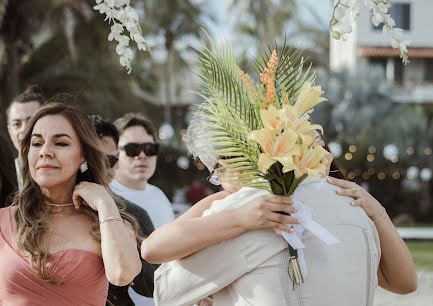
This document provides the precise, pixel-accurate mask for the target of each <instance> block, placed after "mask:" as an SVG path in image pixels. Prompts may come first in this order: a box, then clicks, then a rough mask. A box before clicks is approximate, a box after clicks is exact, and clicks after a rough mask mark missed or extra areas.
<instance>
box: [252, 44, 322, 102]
mask: <svg viewBox="0 0 433 306" xmlns="http://www.w3.org/2000/svg"><path fill="white" fill-rule="evenodd" d="M274 49H275V50H277V53H278V57H279V59H278V66H277V70H276V71H275V89H276V94H277V97H278V100H279V101H280V103H281V101H282V95H283V93H285V94H286V95H287V97H288V98H289V100H290V101H291V102H292V103H293V101H295V99H296V97H297V96H298V94H299V90H300V89H301V87H302V85H303V84H304V83H305V82H312V83H313V82H314V79H315V75H314V73H311V64H310V65H309V66H308V68H307V69H306V70H305V71H304V61H305V60H304V58H303V57H302V49H296V48H294V47H293V46H288V45H287V41H286V40H285V41H284V43H283V46H282V48H281V50H278V47H277V46H275V48H274ZM272 51H273V49H272V48H271V46H270V45H269V44H268V45H267V49H265V50H264V51H263V52H262V53H261V54H260V56H259V57H258V60H257V61H256V62H255V66H256V69H257V71H258V73H260V72H262V71H263V70H264V69H265V67H266V64H267V63H268V61H269V59H270V58H271V55H272ZM278 107H281V104H280V105H278Z"/></svg>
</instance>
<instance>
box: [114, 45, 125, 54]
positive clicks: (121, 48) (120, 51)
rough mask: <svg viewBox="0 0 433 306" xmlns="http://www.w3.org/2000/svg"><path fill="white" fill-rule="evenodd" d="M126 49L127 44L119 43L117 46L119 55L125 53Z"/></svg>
mask: <svg viewBox="0 0 433 306" xmlns="http://www.w3.org/2000/svg"><path fill="white" fill-rule="evenodd" d="M125 49H126V48H125V46H122V45H120V44H119V45H117V47H116V53H117V54H119V55H123V54H124V53H125Z"/></svg>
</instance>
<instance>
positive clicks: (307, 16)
mask: <svg viewBox="0 0 433 306" xmlns="http://www.w3.org/2000/svg"><path fill="white" fill-rule="evenodd" d="M231 2H232V0H211V1H207V3H208V4H209V7H210V10H211V11H212V12H214V13H215V15H216V18H217V21H216V23H214V24H213V25H212V26H211V27H210V30H211V31H212V34H213V35H214V36H215V38H216V39H217V40H221V39H224V40H231V39H233V25H234V22H235V20H234V18H233V16H230V14H228V6H229V5H230V3H231ZM297 2H298V10H299V14H300V18H301V20H303V21H304V22H305V23H307V24H310V25H314V26H317V27H318V28H322V29H325V30H326V29H327V27H328V22H329V19H330V16H331V8H332V2H333V1H332V0H297ZM310 10H314V12H315V14H316V15H317V16H319V17H320V22H319V23H317V22H316V21H315V17H314V16H313V14H311V13H310Z"/></svg>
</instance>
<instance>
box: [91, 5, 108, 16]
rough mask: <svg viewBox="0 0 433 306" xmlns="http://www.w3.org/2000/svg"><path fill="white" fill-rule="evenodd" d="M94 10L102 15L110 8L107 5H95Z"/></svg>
mask: <svg viewBox="0 0 433 306" xmlns="http://www.w3.org/2000/svg"><path fill="white" fill-rule="evenodd" d="M93 9H94V10H97V11H99V13H100V14H105V12H107V11H109V10H110V8H109V7H108V6H107V5H106V4H105V3H100V4H98V5H95V6H94V7H93Z"/></svg>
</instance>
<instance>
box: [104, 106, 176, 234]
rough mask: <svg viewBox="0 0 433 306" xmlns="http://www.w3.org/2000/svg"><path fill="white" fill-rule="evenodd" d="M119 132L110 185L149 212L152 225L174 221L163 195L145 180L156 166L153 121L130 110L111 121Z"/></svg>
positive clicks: (156, 145)
mask: <svg viewBox="0 0 433 306" xmlns="http://www.w3.org/2000/svg"><path fill="white" fill-rule="evenodd" d="M114 124H115V125H116V127H117V130H118V131H119V169H118V170H117V172H116V176H115V178H114V180H113V181H112V182H111V188H112V190H113V191H114V192H116V193H117V194H119V195H121V196H123V197H124V198H126V199H127V200H129V201H131V202H134V203H136V204H137V205H139V206H141V207H142V208H143V209H144V210H146V211H147V213H148V214H149V217H150V219H151V220H152V223H153V225H154V226H155V228H158V227H160V226H161V225H164V224H166V223H168V222H171V221H173V220H174V214H173V209H172V207H171V203H170V201H169V200H168V199H167V197H166V196H165V194H164V193H163V192H162V191H161V189H159V188H158V187H156V186H153V185H151V184H149V183H148V180H149V179H150V178H151V177H152V176H153V174H154V173H155V169H156V159H157V154H158V144H157V143H156V139H157V138H156V130H155V127H154V126H153V124H152V122H150V121H149V120H147V119H145V118H144V117H143V115H141V114H133V113H129V114H126V115H124V116H123V117H121V118H119V119H117V120H116V122H115V123H114Z"/></svg>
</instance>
